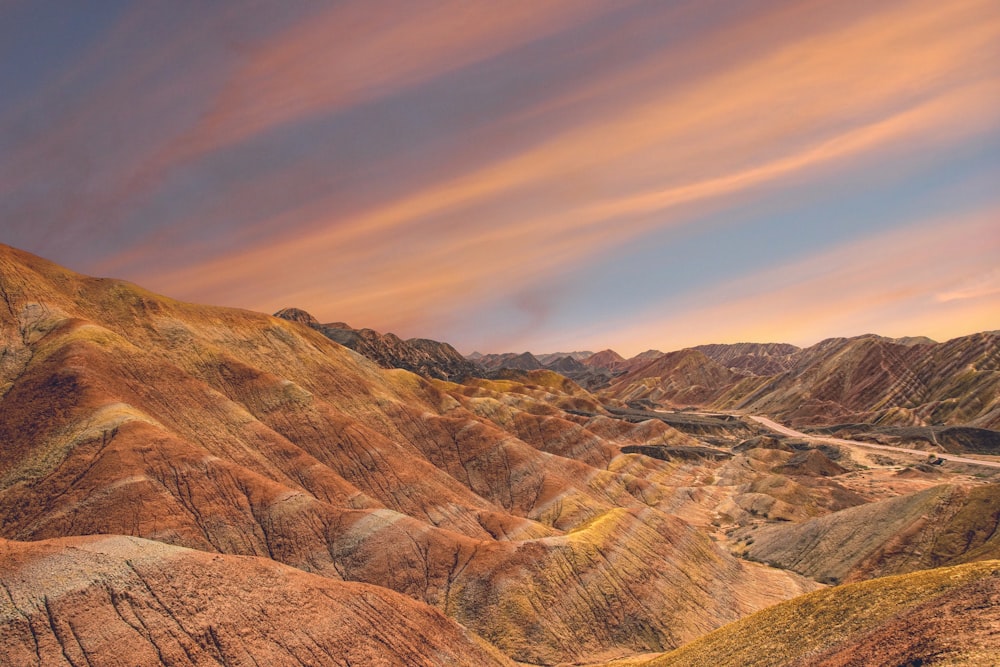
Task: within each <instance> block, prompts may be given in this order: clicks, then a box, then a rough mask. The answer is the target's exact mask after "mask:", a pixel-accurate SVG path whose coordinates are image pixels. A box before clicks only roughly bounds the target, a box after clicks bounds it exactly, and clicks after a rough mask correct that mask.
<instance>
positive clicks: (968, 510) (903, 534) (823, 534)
mask: <svg viewBox="0 0 1000 667" xmlns="http://www.w3.org/2000/svg"><path fill="white" fill-rule="evenodd" d="M736 537H737V539H742V540H743V541H744V544H745V545H746V547H745V548H746V555H747V557H749V558H753V559H755V560H760V561H766V562H769V563H772V564H774V565H776V566H779V567H783V568H787V569H791V570H795V571H796V572H799V573H801V574H804V575H806V576H809V577H812V578H814V579H816V580H817V581H822V582H824V583H840V582H843V581H858V580H861V579H868V578H872V577H880V576H885V575H890V574H902V573H906V572H912V571H914V570H919V569H926V568H932V567H940V566H944V565H957V564H960V563H965V562H969V561H973V560H983V559H989V558H994V559H996V558H1000V485H997V484H987V485H983V486H977V487H971V488H969V487H962V486H955V485H948V484H942V485H939V486H934V487H931V488H929V489H927V490H925V491H921V492H918V493H914V494H909V495H904V496H900V497H897V498H891V499H888V500H883V501H880V502H875V503H870V504H865V505H861V506H858V507H852V508H849V509H844V510H841V511H839V512H834V513H832V514H827V515H825V516H821V517H818V518H816V519H812V520H810V521H806V522H803V523H798V524H774V525H770V526H754V527H753V528H750V529H743V530H742V531H739V532H738V533H737V535H736Z"/></svg>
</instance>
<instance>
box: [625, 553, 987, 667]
mask: <svg viewBox="0 0 1000 667" xmlns="http://www.w3.org/2000/svg"><path fill="white" fill-rule="evenodd" d="M998 654H1000V561H987V562H983V563H973V564H970V565H959V566H956V567H949V568H939V569H935V570H925V571H921V572H914V573H912V574H906V575H900V576H894V577H885V578H882V579H874V580H872V581H865V582H862V583H857V584H850V585H846V586H837V587H834V588H828V589H825V590H821V591H816V592H814V593H810V594H809V595H804V596H802V597H799V598H796V599H794V600H789V601H788V602H784V603H782V604H780V605H777V606H775V607H772V608H770V609H765V610H764V611H761V612H758V613H756V614H753V615H752V616H749V617H747V618H745V619H742V620H740V621H737V622H736V623H732V624H730V625H727V626H725V627H723V628H720V629H719V630H716V631H715V632H713V633H711V634H709V635H708V636H706V637H703V638H702V639H699V640H698V641H696V642H693V643H691V644H688V645H687V646H684V647H683V648H681V649H679V650H676V651H673V652H671V653H668V654H666V655H664V656H662V657H659V658H655V659H653V660H651V661H648V662H644V663H641V664H642V665H643V667H674V666H676V667H728V666H732V667H806V666H807V665H808V666H810V667H819V666H823V667H834V666H847V665H852V666H856V667H861V666H865V667H898V666H899V665H921V664H946V665H956V666H957V665H968V666H969V667H982V666H984V665H992V664H995V658H996V656H997V655H998Z"/></svg>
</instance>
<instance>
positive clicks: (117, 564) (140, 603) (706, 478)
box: [0, 246, 1000, 666]
mask: <svg viewBox="0 0 1000 667" xmlns="http://www.w3.org/2000/svg"><path fill="white" fill-rule="evenodd" d="M0 296H2V298H3V303H0V350H2V351H0V583H2V590H0V664H11V665H137V664H138V665H146V664H161V663H162V664H171V665H355V666H356V665H494V664H495V665H515V664H522V665H557V664H564V665H566V664H574V665H602V664H608V665H611V664H614V665H624V664H629V665H650V666H653V665H891V666H896V665H932V664H942V665H992V664H996V656H997V655H1000V560H998V559H1000V532H998V525H1000V485H998V484H1000V483H998V479H1000V433H998V431H997V429H1000V334H998V333H997V332H983V333H979V334H974V335H971V336H966V337H963V338H958V339H955V340H951V341H947V342H941V343H938V342H934V341H931V340H929V339H922V338H912V339H887V338H882V337H879V336H875V335H869V336H861V337H856V338H842V339H831V340H827V341H823V342H821V343H818V344H817V345H814V346H812V347H808V348H804V349H800V348H797V347H795V346H791V345H786V344H759V345H757V344H740V345H704V346H700V347H698V348H693V349H687V350H680V351H673V352H669V353H666V354H664V353H661V352H658V351H655V350H650V351H648V352H645V353H643V354H641V355H638V356H637V357H633V358H631V359H626V358H624V357H622V356H621V355H619V354H617V353H615V352H614V351H611V350H603V351H600V352H597V353H590V352H570V353H548V354H537V355H536V354H532V353H530V352H510V353H498V354H489V355H480V354H477V355H471V358H469V359H467V358H465V357H463V356H462V355H460V354H459V353H458V352H457V351H456V350H455V349H454V348H453V347H452V346H450V345H448V344H447V343H443V342H437V341H430V340H424V339H411V340H402V339H400V338H398V337H396V336H394V335H392V334H388V333H385V334H383V333H379V332H376V331H373V330H371V329H355V328H353V327H350V326H348V325H347V324H345V323H343V322H337V323H331V324H322V323H320V322H318V321H317V320H316V319H315V318H314V317H312V316H311V315H310V314H309V313H308V312H307V311H306V310H302V309H299V308H295V307H289V308H287V309H285V310H282V311H280V312H278V313H277V314H276V316H271V315H267V314H262V313H255V312H249V311H242V310H234V309H227V308H218V307H211V306H205V305H194V304H189V303H182V302H178V301H174V300H172V299H170V298H167V297H164V296H160V295H157V294H153V293H151V292H148V291H146V290H144V289H142V288H141V287H138V286H135V285H132V284H129V283H124V282H120V281H115V280H108V279H99V278H90V277H87V276H83V275H80V274H76V273H73V272H71V271H69V270H67V269H64V268H61V267H59V266H57V265H55V264H52V263H50V262H48V261H46V260H43V259H41V258H38V257H35V256H33V255H30V254H27V253H24V252H21V251H18V250H16V249H13V248H10V247H7V246H0ZM294 305H298V306H308V304H290V306H294Z"/></svg>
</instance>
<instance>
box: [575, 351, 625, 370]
mask: <svg viewBox="0 0 1000 667" xmlns="http://www.w3.org/2000/svg"><path fill="white" fill-rule="evenodd" d="M624 361H625V357H623V356H622V355H620V354H618V353H617V352H615V351H614V350H601V351H600V352H596V353H594V354H592V355H590V356H589V357H587V358H586V359H582V360H581V363H582V364H583V365H584V366H590V367H591V368H599V369H604V370H609V371H613V370H615V369H616V368H618V366H619V365H621V364H622V363H624Z"/></svg>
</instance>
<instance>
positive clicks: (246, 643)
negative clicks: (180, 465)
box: [0, 536, 513, 667]
mask: <svg viewBox="0 0 1000 667" xmlns="http://www.w3.org/2000/svg"><path fill="white" fill-rule="evenodd" d="M0 583H2V585H3V589H4V599H3V602H2V603H0V619H2V620H0V622H2V623H3V626H2V627H3V632H0V657H2V658H3V662H4V664H7V665H63V664H69V665H124V664H129V665H159V664H168V665H220V666H221V665H248V666H249V665H308V664H328V665H344V664H355V665H385V666H386V667H389V666H391V665H423V666H425V667H434V666H435V665H441V664H449V665H469V667H479V666H480V665H512V664H513V663H511V662H510V660H509V659H507V658H506V657H504V656H503V655H502V654H500V653H499V652H498V651H496V650H495V649H492V648H491V647H489V645H487V644H486V642H484V641H482V640H481V639H479V638H478V637H475V636H474V635H472V633H470V632H469V631H468V630H466V629H465V628H463V627H462V626H460V625H458V624H457V623H455V622H454V621H452V620H450V619H448V618H447V617H445V616H444V615H443V614H441V613H440V612H438V611H437V610H435V609H432V608H431V607H429V606H427V605H425V604H423V603H420V602H417V601H416V600H413V599H411V598H409V597H406V596H405V595H400V594H399V593H394V592H392V591H390V590H388V589H386V588H382V587H381V586H370V585H367V584H358V583H351V582H345V581H336V580H334V579H331V578H329V577H322V576H318V575H315V574H308V573H306V572H303V571H301V570H297V569H295V568H292V567H288V566H287V565H281V564H280V563H276V562H275V561H273V560H270V559H267V558H250V557H246V556H221V555H218V554H210V553H205V552H203V551H195V550H193V549H184V548H181V547H175V546H169V545H166V544H163V543H162V542H153V541H150V540H143V539H139V538H136V537H122V536H110V537H109V536H88V537H67V538H60V539H55V540H42V541H40V542H12V541H8V540H4V539H0Z"/></svg>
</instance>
